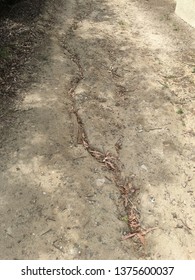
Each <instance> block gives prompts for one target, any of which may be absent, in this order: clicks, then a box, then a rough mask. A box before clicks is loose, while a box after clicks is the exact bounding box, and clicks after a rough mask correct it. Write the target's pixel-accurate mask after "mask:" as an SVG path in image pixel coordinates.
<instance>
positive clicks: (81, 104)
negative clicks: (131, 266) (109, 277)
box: [0, 0, 195, 259]
mask: <svg viewBox="0 0 195 280" xmlns="http://www.w3.org/2000/svg"><path fill="white" fill-rule="evenodd" d="M57 2H58V3H56V1H55V4H54V3H53V1H48V2H47V5H46V6H45V12H44V13H43V16H42V17H40V18H39V20H38V21H37V22H36V24H35V26H36V28H39V30H40V29H41V30H42V32H44V31H45V35H44V37H42V38H45V39H44V40H42V42H43V43H42V44H40V43H38V47H39V48H38V49H37V50H40V53H38V55H37V56H36V59H37V58H38V57H40V54H41V56H46V57H47V59H45V60H42V59H38V60H39V62H37V63H35V65H36V67H37V68H36V69H39V71H32V72H31V74H33V73H39V74H38V78H37V79H35V81H30V80H28V82H27V84H28V87H24V86H23V85H22V86H21V87H20V88H18V90H17V88H15V89H14V90H13V92H14V94H15V93H16V92H17V94H19V95H21V96H22V97H23V99H22V100H20V101H18V102H17V103H16V104H15V106H14V112H13V109H12V111H10V112H9V114H7V115H6V118H5V117H4V119H3V122H2V133H1V135H2V137H1V165H0V168H1V180H0V181H1V188H0V192H1V200H0V207H1V213H2V215H1V216H0V224H1V226H0V231H1V236H2V237H1V242H0V252H1V255H0V257H1V258H2V259H13V258H16V259H43V258H44V259H140V258H141V259H193V258H194V257H195V252H194V247H193V243H194V234H193V231H194V211H193V209H194V207H195V197H194V187H193V186H194V157H195V155H194V133H195V128H194V121H193V117H194V89H195V83H194V82H195V78H194V77H195V76H194V67H195V57H194V55H193V54H194V48H195V46H194V44H193V42H194V37H195V32H194V30H193V29H192V28H190V27H189V26H188V25H186V24H185V23H183V22H182V21H181V20H180V19H178V18H177V17H176V16H175V15H174V2H173V1H168V0H167V1H160V3H159V1H145V2H143V1H138V0H137V1H125V0H121V1H110V0H104V1H103V0H99V1H87V0H86V1H62V0H61V1H57ZM33 42H34V40H33ZM43 46H44V48H43ZM189 46H190V47H189ZM29 63H30V67H31V69H32V65H34V64H32V63H31V62H29ZM21 77H22V78H21V79H22V80H24V79H23V77H24V75H23V76H21ZM11 84H12V83H11ZM16 84H17V85H18V83H16ZM12 108H13V107H12ZM5 123H8V124H9V125H7V126H5ZM5 128H6V129H5Z"/></svg>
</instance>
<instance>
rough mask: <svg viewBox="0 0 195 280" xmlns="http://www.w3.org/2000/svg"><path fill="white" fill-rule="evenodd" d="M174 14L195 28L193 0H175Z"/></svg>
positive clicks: (194, 1) (194, 5) (194, 3)
mask: <svg viewBox="0 0 195 280" xmlns="http://www.w3.org/2000/svg"><path fill="white" fill-rule="evenodd" d="M175 12H176V14H177V15H178V16H179V17H180V18H182V19H183V20H184V21H186V22H187V23H189V24H190V25H191V26H193V27H195V0H177V6H176V11H175Z"/></svg>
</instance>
